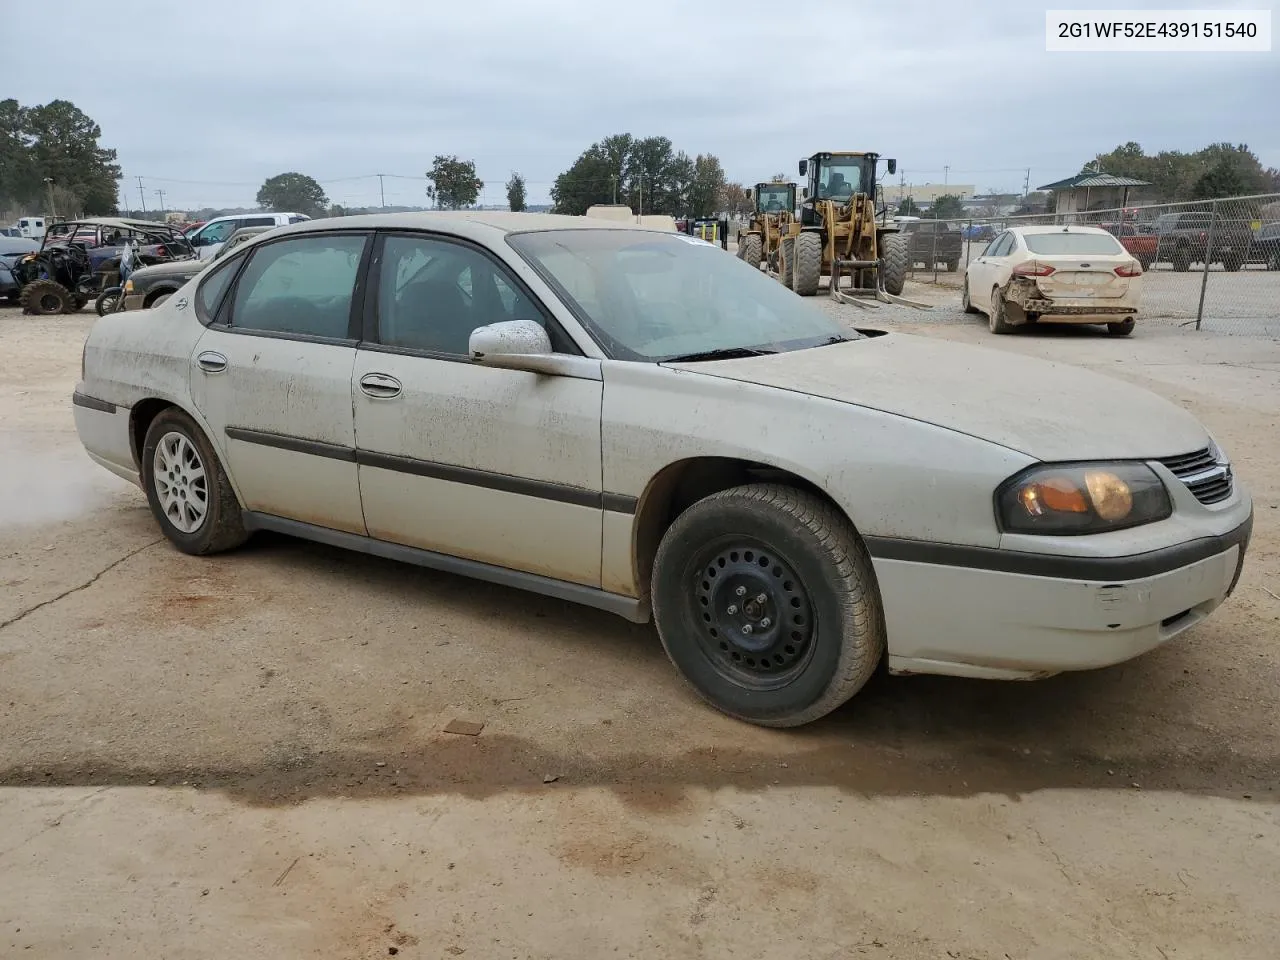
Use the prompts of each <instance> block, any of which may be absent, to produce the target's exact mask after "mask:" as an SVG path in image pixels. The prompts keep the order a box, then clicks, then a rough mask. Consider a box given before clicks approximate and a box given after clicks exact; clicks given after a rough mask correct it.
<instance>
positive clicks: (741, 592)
mask: <svg viewBox="0 0 1280 960" xmlns="http://www.w3.org/2000/svg"><path fill="white" fill-rule="evenodd" d="M733 592H734V593H736V594H737V595H738V596H740V597H745V596H746V595H747V588H746V587H739V588H738V589H737V590H735V591H733Z"/></svg>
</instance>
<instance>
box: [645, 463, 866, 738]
mask: <svg viewBox="0 0 1280 960" xmlns="http://www.w3.org/2000/svg"><path fill="white" fill-rule="evenodd" d="M651 594H652V599H653V618H654V622H655V623H656V625H657V627H658V634H659V636H660V637H661V638H662V645H663V647H664V648H665V649H666V651H667V655H668V656H669V657H670V658H671V661H672V663H674V664H675V666H676V668H677V669H678V670H679V671H680V673H681V675H682V676H683V677H684V678H685V680H686V681H688V683H689V684H690V685H691V686H692V687H693V688H694V690H696V691H697V693H698V694H699V695H700V696H701V697H702V698H703V699H704V700H706V701H707V702H708V703H710V704H711V705H713V706H714V707H716V708H717V709H719V710H722V711H724V712H725V713H727V714H729V715H731V716H734V717H737V718H738V719H740V720H746V721H748V722H750V723H756V724H760V725H762V726H770V727H794V726H800V725H801V724H805V723H809V722H810V721H812V720H816V719H817V718H819V717H821V716H823V715H825V714H827V713H829V712H830V711H832V710H834V709H835V708H836V707H838V706H839V705H840V704H842V703H844V702H845V701H846V700H848V699H849V698H850V697H852V696H853V695H854V694H855V693H857V691H858V690H859V689H861V687H862V685H863V684H864V683H866V681H867V679H868V678H869V677H870V676H871V674H872V673H873V672H874V670H875V668H876V665H877V664H878V663H879V662H880V657H881V655H882V654H883V652H884V645H885V644H884V625H883V619H882V617H881V614H880V605H879V598H878V595H877V592H876V587H875V577H874V574H873V572H872V569H871V561H870V558H869V557H868V556H867V553H866V550H865V549H864V548H863V546H862V543H861V541H860V540H859V539H858V536H857V534H856V533H855V532H854V530H853V527H852V526H851V525H850V524H849V521H848V519H847V518H846V517H845V516H844V515H843V514H842V513H841V512H840V511H839V510H838V509H836V508H835V507H834V506H833V505H832V504H830V503H828V502H827V501H825V500H822V499H820V498H819V497H817V496H815V495H813V494H810V493H807V492H805V491H803V490H798V489H795V488H793V487H788V486H783V485H779V484H766V483H759V484H749V485H747V486H742V487H734V488H732V489H729V490H723V491H721V492H719V493H715V494H712V495H711V496H709V497H707V498H705V499H703V500H700V501H698V502H697V503H695V504H693V505H692V506H690V507H689V508H688V509H686V510H685V511H684V512H683V513H681V514H680V516H679V517H677V518H676V520H675V522H674V523H672V525H671V527H670V528H669V529H668V530H667V532H666V534H665V535H664V536H663V538H662V542H661V544H660V545H659V547H658V553H657V556H656V557H655V559H654V569H653V582H652V590H651Z"/></svg>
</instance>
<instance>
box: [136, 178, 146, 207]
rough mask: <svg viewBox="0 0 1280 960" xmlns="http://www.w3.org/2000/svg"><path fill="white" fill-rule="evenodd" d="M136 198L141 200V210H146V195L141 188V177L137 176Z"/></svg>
mask: <svg viewBox="0 0 1280 960" xmlns="http://www.w3.org/2000/svg"><path fill="white" fill-rule="evenodd" d="M138 199H139V200H141V201H142V212H143V213H146V212H147V195H146V193H145V192H144V191H143V189H142V178H141V177H139V178H138Z"/></svg>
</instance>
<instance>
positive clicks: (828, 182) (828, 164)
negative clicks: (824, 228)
mask: <svg viewBox="0 0 1280 960" xmlns="http://www.w3.org/2000/svg"><path fill="white" fill-rule="evenodd" d="M855 192H857V193H867V194H870V193H874V192H875V188H874V187H873V186H872V185H870V184H867V183H863V182H862V159H861V158H858V159H849V160H838V159H835V158H832V159H829V160H823V161H822V172H821V174H820V175H819V178H818V196H819V197H820V198H822V199H829V200H848V199H849V198H850V197H852V196H853V195H854V193H855Z"/></svg>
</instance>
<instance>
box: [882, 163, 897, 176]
mask: <svg viewBox="0 0 1280 960" xmlns="http://www.w3.org/2000/svg"><path fill="white" fill-rule="evenodd" d="M884 168H885V169H886V170H888V171H889V173H890V174H894V173H897V172H898V161H897V160H886V161H885V162H884Z"/></svg>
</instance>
